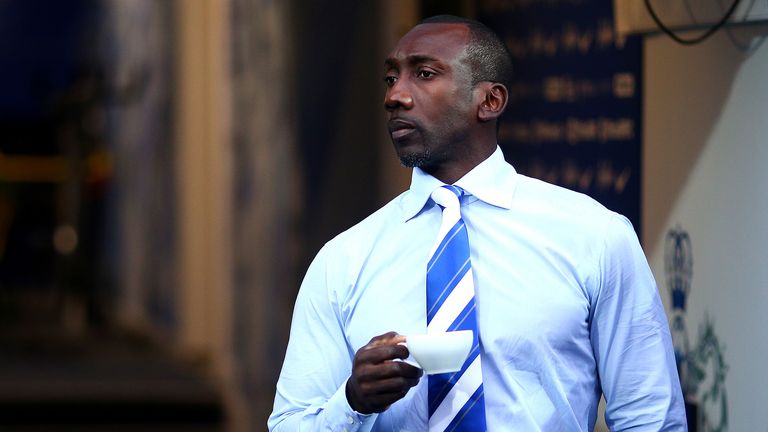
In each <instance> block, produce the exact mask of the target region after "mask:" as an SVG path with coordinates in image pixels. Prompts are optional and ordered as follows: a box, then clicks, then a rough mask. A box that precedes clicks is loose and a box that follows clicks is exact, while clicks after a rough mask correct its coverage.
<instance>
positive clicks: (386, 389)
mask: <svg viewBox="0 0 768 432" xmlns="http://www.w3.org/2000/svg"><path fill="white" fill-rule="evenodd" d="M403 341H405V337H404V336H401V335H398V334H397V333H395V332H389V333H385V334H383V335H380V336H376V337H374V338H373V339H371V341H370V342H369V343H368V344H367V345H365V346H364V347H362V348H360V349H359V350H358V351H357V353H356V354H355V359H354V362H353V365H352V375H351V376H350V378H349V380H348V381H347V388H346V392H347V400H348V401H349V404H350V406H351V407H352V408H353V409H354V410H355V411H357V412H360V413H372V412H381V411H384V410H385V409H387V408H388V407H389V405H391V404H392V403H394V402H396V401H398V400H400V399H401V398H403V397H404V396H405V395H406V394H407V393H408V390H409V389H410V388H411V387H413V386H415V385H416V384H418V383H419V379H420V378H421V376H422V374H423V372H422V370H421V369H419V368H417V367H414V366H412V365H410V364H408V363H405V362H401V361H395V360H396V359H404V358H406V357H408V349H407V348H406V347H405V346H403V345H398V344H399V343H400V342H403Z"/></svg>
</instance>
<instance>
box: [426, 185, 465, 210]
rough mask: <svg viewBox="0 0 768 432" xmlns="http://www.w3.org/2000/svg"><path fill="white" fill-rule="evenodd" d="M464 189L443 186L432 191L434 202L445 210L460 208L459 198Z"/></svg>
mask: <svg viewBox="0 0 768 432" xmlns="http://www.w3.org/2000/svg"><path fill="white" fill-rule="evenodd" d="M462 195H464V189H462V188H460V187H458V186H454V185H443V186H440V187H439V188H437V189H435V190H434V191H432V200H433V201H435V202H436V203H437V204H439V205H440V206H442V207H443V208H458V207H459V198H460V197H461V196H462Z"/></svg>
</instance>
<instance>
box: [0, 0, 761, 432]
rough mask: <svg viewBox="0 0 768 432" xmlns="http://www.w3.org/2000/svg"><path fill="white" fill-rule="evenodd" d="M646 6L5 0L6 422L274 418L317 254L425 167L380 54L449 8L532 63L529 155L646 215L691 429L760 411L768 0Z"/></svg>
mask: <svg viewBox="0 0 768 432" xmlns="http://www.w3.org/2000/svg"><path fill="white" fill-rule="evenodd" d="M671 3H674V4H671ZM649 4H650V7H649V5H646V4H644V3H643V2H640V1H634V0H615V1H611V0H590V1H587V0H548V1H538V2H537V1H529V0H482V1H480V0H478V1H469V0H451V1H435V0H376V1H367V2H359V1H353V0H337V1H332V0H327V1H300V0H286V1H281V2H276V1H271V0H183V1H182V0H176V1H163V0H67V1H60V0H34V1H24V0H2V1H0V429H1V430H9V431H32V430H35V431H38V430H39V431H54V430H55V431H60V430H65V431H69V430H71V431H80V430H85V431H91V430H93V431H102V430H110V431H111V430H118V431H123V430H124V431H134V430H142V431H175V430H185V431H197V430H199V431H250V430H265V429H266V426H265V425H266V418H267V416H268V415H269V412H270V411H271V407H272V401H273V398H274V389H275V383H276V380H277V376H278V374H279V371H280V367H281V364H282V359H283V354H284V352H285V347H286V344H287V337H288V331H289V328H290V319H291V311H292V307H293V301H294V299H295V296H296V293H297V290H298V286H299V284H300V282H301V278H302V277H303V274H304V271H305V270H306V267H307V266H308V264H309V262H310V261H311V259H312V258H313V257H314V254H315V253H316V252H317V251H318V250H319V248H320V247H321V246H322V245H323V244H324V243H325V242H326V241H327V240H329V239H330V238H332V237H333V236H334V235H336V234H338V233H339V232H341V231H343V230H344V229H346V228H348V227H350V226H351V225H353V224H354V223H356V222H358V221H359V220H361V219H363V218H364V217H365V216H367V215H368V214H370V213H371V212H372V211H374V210H375V209H376V208H378V207H379V206H381V205H383V204H384V203H386V202H387V201H389V200H390V199H392V198H393V197H395V196H396V195H397V194H399V193H400V192H401V191H403V190H405V189H406V188H407V187H408V184H409V181H410V171H409V170H406V169H405V168H402V167H400V166H399V164H398V162H397V160H396V158H395V157H394V154H393V151H392V149H391V144H390V142H389V138H388V136H387V134H386V130H385V126H384V116H383V110H382V97H383V90H384V88H383V84H382V81H381V74H382V73H383V66H382V64H383V59H384V58H385V56H386V54H387V53H388V52H389V50H390V49H391V48H392V47H393V46H394V44H395V43H396V41H397V40H398V39H399V37H400V36H402V35H403V34H404V33H405V32H407V30H408V29H410V28H411V27H412V26H413V25H414V24H415V23H416V22H418V20H419V19H421V18H423V17H427V16H431V15H435V14H440V13H450V14H457V15H464V16H469V17H473V18H477V19H479V20H481V21H483V22H485V23H486V24H488V25H489V26H490V27H492V28H493V29H494V30H496V31H497V32H498V33H499V34H500V35H501V37H502V38H503V39H504V41H505V42H506V43H507V45H508V47H509V48H510V52H511V53H512V55H513V59H514V60H515V66H516V70H517V76H516V78H515V84H514V85H513V88H512V89H511V90H512V98H511V102H510V106H509V109H508V112H507V114H506V116H505V118H504V120H503V122H502V125H501V129H500V145H501V146H502V148H503V150H504V151H505V155H506V157H507V159H508V160H509V161H510V162H511V163H512V164H513V165H515V167H516V168H517V169H518V171H520V172H522V173H524V174H527V175H531V176H534V177H539V178H542V179H545V180H547V181H550V182H553V183H557V184H560V185H563V186H565V187H569V188H571V189H574V190H578V191H581V192H584V193H587V194H589V195H591V196H593V197H595V198H596V199H598V200H600V201H601V202H602V203H603V204H605V205H606V206H608V207H609V208H611V209H613V210H616V211H619V212H621V213H623V214H625V215H627V216H628V217H629V218H630V220H631V221H632V222H633V224H634V226H635V229H636V231H637V232H638V235H639V236H640V239H641V242H642V244H643V247H644V249H645V252H646V254H647V256H648V259H649V262H650V264H651V267H652V270H653V272H654V274H655V276H656V280H657V283H658V285H659V290H660V292H661V295H662V298H663V300H664V302H665V305H666V307H667V312H668V315H669V318H670V326H671V328H672V331H673V336H674V340H675V349H676V354H677V360H678V368H679V371H680V375H681V380H682V381H683V387H684V391H685V396H686V401H687V407H688V415H689V423H690V424H691V430H697V429H698V430H713V431H725V430H736V431H741V430H764V429H765V421H764V419H763V417H764V415H762V414H761V412H760V410H759V409H756V408H757V407H761V406H764V405H766V403H768V390H767V389H768V371H766V370H765V364H768V340H766V338H765V337H763V336H762V334H761V332H760V329H764V328H768V315H766V314H765V313H764V310H765V308H766V306H768V266H765V258H766V257H767V256H768V229H766V228H765V227H764V226H763V224H764V221H766V220H768V200H767V199H766V192H765V191H766V190H768V174H766V170H765V169H764V167H765V165H766V164H767V163H768V142H767V140H766V137H767V136H768V122H766V118H767V117H766V113H768V85H767V84H766V77H768V46H766V45H764V44H763V40H764V38H765V35H766V34H768V25H766V21H765V20H766V19H768V4H766V3H765V2H760V1H754V0H742V1H739V0H734V1H731V0H728V1H726V0H686V1H685V2H661V1H651V2H649ZM654 6H655V8H654ZM654 15H656V18H657V19H656V20H654V18H653V16H654ZM661 28H663V29H664V30H665V31H666V32H668V33H672V35H671V36H670V35H667V34H664V31H661ZM673 37H676V38H678V39H683V40H682V43H681V41H675V40H673ZM697 39H700V40H697ZM350 197H351V198H350ZM750 329H755V330H754V331H750ZM597 429H598V430H606V429H605V426H604V425H602V424H601V425H598V427H597Z"/></svg>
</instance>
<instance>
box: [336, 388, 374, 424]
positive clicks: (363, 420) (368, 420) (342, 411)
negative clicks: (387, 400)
mask: <svg viewBox="0 0 768 432" xmlns="http://www.w3.org/2000/svg"><path fill="white" fill-rule="evenodd" d="M346 389H347V382H346V381H344V385H342V386H341V388H339V389H338V390H337V391H336V393H334V394H333V396H331V398H330V399H328V404H327V407H326V421H327V422H328V426H329V427H330V430H334V431H343V432H365V431H370V430H371V429H372V428H373V424H374V422H376V417H377V416H378V414H375V413H373V414H361V413H359V412H357V411H355V410H353V409H352V407H351V406H349V401H348V400H347V392H346ZM331 413H333V414H331Z"/></svg>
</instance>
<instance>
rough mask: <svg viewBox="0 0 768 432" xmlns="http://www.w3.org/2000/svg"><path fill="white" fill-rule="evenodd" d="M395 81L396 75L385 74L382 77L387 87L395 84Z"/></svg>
mask: <svg viewBox="0 0 768 432" xmlns="http://www.w3.org/2000/svg"><path fill="white" fill-rule="evenodd" d="M395 81H397V77H396V76H392V75H387V76H385V77H384V82H385V83H386V84H387V86H389V87H392V86H393V85H395Z"/></svg>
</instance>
